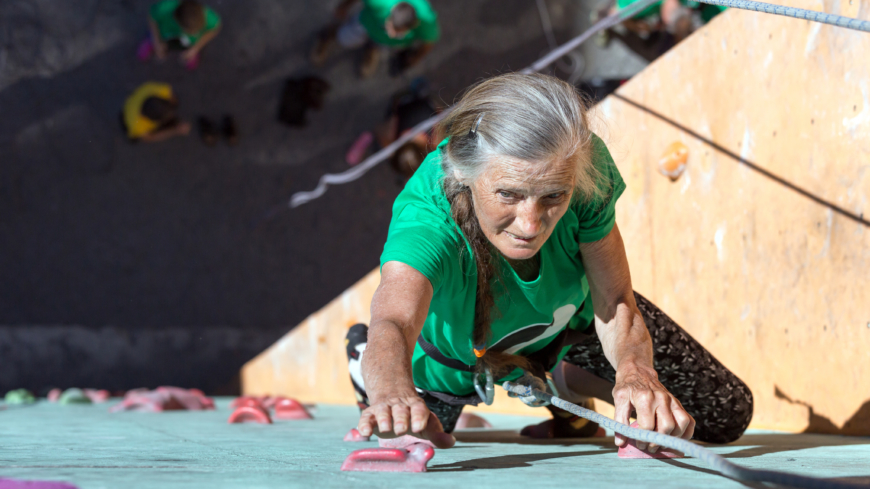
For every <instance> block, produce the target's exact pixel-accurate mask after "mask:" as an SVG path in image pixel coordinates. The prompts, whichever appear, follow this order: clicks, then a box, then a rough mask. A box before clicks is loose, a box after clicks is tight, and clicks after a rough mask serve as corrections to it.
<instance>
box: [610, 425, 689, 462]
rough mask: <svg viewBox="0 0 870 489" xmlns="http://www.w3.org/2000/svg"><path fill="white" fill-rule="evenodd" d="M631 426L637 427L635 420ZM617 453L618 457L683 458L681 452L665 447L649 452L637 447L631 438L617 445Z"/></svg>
mask: <svg viewBox="0 0 870 489" xmlns="http://www.w3.org/2000/svg"><path fill="white" fill-rule="evenodd" d="M631 427H632V428H637V421H635V422H634V423H631ZM617 455H619V458H685V455H683V454H682V453H680V452H678V451H676V450H671V449H670V448H665V447H659V449H658V450H657V451H656V453H649V452H647V451H646V450H641V449H640V448H637V444H636V443H635V441H634V440H631V439H629V440H626V444H625V445H623V446H621V447H619V450H618V451H617Z"/></svg>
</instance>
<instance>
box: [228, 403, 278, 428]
mask: <svg viewBox="0 0 870 489" xmlns="http://www.w3.org/2000/svg"><path fill="white" fill-rule="evenodd" d="M227 422H228V423H261V424H272V418H271V417H269V412H268V411H266V410H265V409H263V408H262V407H260V406H240V407H239V408H237V409H236V410H235V411H233V414H231V415H230V419H229V420H227Z"/></svg>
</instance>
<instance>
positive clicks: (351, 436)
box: [344, 428, 372, 441]
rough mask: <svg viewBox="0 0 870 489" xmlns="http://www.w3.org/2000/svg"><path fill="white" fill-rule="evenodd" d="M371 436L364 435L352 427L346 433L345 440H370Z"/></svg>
mask: <svg viewBox="0 0 870 489" xmlns="http://www.w3.org/2000/svg"><path fill="white" fill-rule="evenodd" d="M371 438H372V437H370V436H362V435H361V434H360V433H359V430H358V429H356V428H352V429H351V430H350V431H348V432H347V434H346V435H344V441H369V440H371Z"/></svg>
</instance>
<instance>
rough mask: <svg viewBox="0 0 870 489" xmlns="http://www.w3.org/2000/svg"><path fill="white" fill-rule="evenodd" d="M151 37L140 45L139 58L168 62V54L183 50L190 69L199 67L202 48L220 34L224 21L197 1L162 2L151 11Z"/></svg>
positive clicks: (183, 56)
mask: <svg viewBox="0 0 870 489" xmlns="http://www.w3.org/2000/svg"><path fill="white" fill-rule="evenodd" d="M148 27H149V30H150V37H149V38H148V39H146V40H145V41H143V42H142V44H141V45H140V46H139V52H138V55H139V59H141V60H143V61H145V60H148V59H150V58H151V57H152V56H156V57H157V59H161V60H162V59H164V58H165V57H166V54H167V52H168V51H169V50H170V49H172V50H178V51H180V53H179V57H180V61H181V62H182V63H183V64H184V65H185V66H186V67H187V68H188V69H194V68H196V67H197V66H198V65H199V56H200V53H201V52H202V49H203V48H204V47H205V46H206V44H208V43H209V42H211V41H212V40H213V39H214V38H215V36H217V35H218V32H220V28H221V18H220V16H218V14H217V12H215V11H214V10H212V9H211V8H209V7H206V6H204V5H203V4H202V3H200V2H197V1H195V0H162V1H160V2H157V3H155V4H153V5H152V6H151V8H150V9H149V10H148Z"/></svg>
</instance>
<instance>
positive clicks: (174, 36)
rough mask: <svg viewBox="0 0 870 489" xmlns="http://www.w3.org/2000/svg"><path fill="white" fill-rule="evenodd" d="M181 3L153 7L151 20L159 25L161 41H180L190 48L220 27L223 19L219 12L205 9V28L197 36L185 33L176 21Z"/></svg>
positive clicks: (170, 1) (174, 1) (174, 0)
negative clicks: (207, 33)
mask: <svg viewBox="0 0 870 489" xmlns="http://www.w3.org/2000/svg"><path fill="white" fill-rule="evenodd" d="M179 3H180V0H163V1H161V2H157V3H155V4H154V5H152V6H151V10H149V12H148V13H149V15H150V16H151V20H153V21H154V23H155V24H157V30H158V32H160V39H162V40H163V41H170V40H178V42H180V43H181V45H182V46H184V47H190V46H193V45H194V44H196V42H197V41H199V39H200V38H201V37H202V36H204V35H205V33H206V32H208V31H210V30H212V29H214V28H215V27H217V26H218V25H220V23H221V18H220V16H219V15H218V14H217V12H215V11H214V10H212V9H210V8H208V7H205V27H203V28H202V30H201V31H199V32H197V33H196V34H189V33H187V32H184V29H182V28H181V25H180V24H179V23H178V21H177V20H175V9H176V8H178V4H179Z"/></svg>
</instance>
